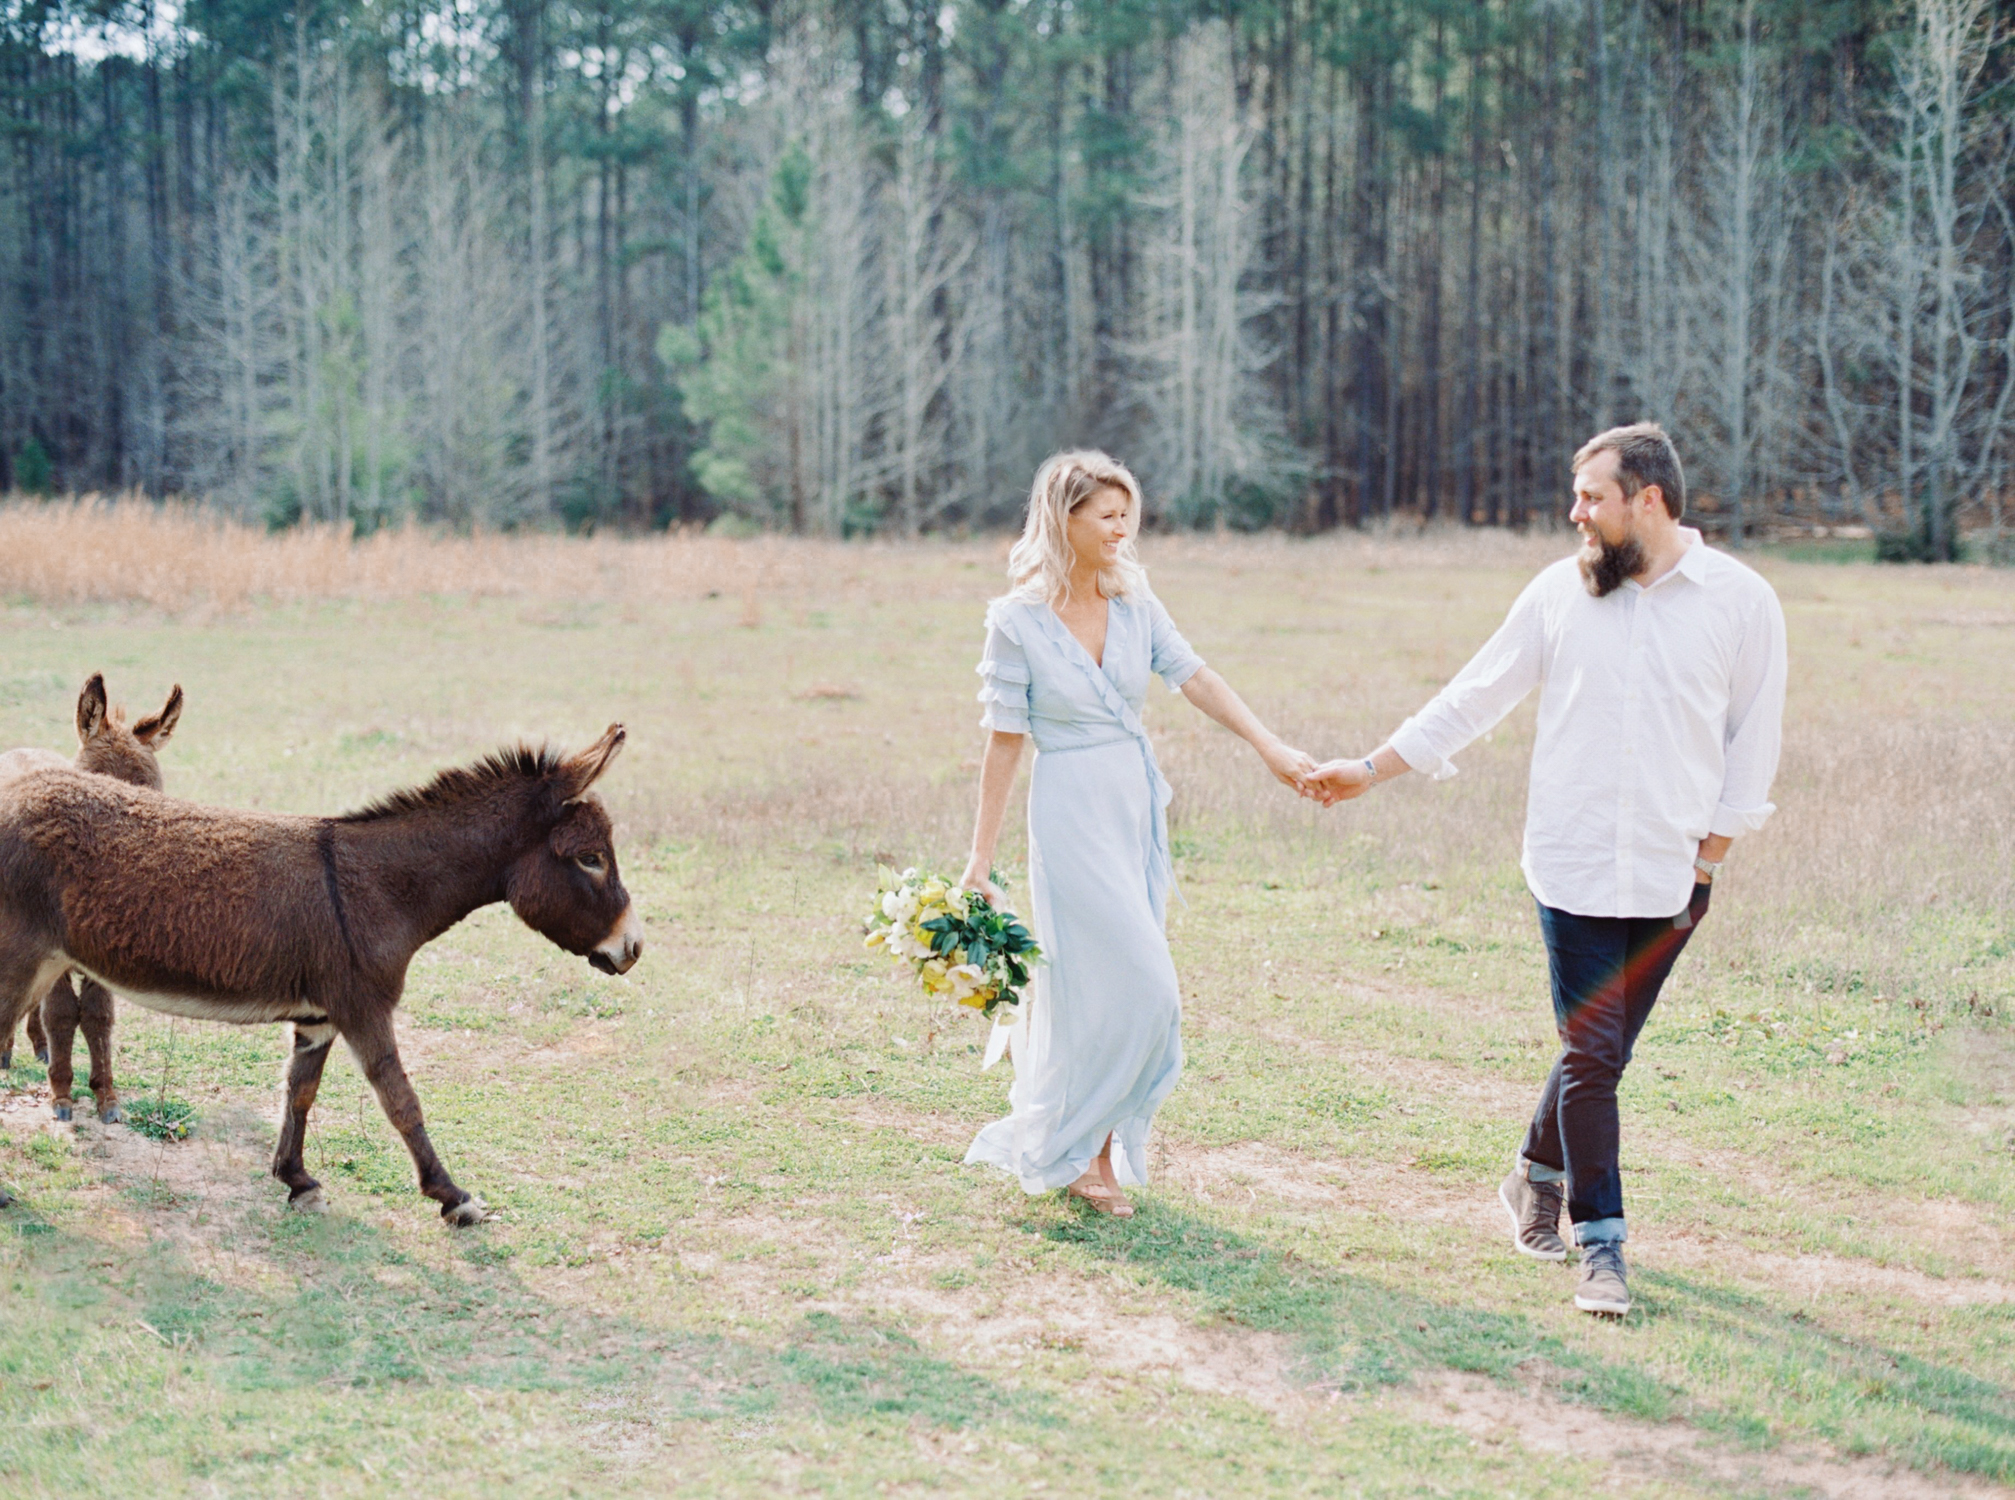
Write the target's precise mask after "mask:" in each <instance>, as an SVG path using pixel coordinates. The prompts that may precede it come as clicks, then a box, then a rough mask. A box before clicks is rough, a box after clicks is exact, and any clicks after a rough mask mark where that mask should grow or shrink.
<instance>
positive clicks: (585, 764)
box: [553, 724, 629, 802]
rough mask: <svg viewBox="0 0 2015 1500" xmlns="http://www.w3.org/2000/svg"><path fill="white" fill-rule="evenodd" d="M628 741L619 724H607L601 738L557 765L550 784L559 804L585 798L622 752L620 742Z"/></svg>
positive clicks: (626, 733)
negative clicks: (557, 795)
mask: <svg viewBox="0 0 2015 1500" xmlns="http://www.w3.org/2000/svg"><path fill="white" fill-rule="evenodd" d="M628 738H629V731H628V730H626V729H624V728H623V726H622V725H620V724H611V725H610V726H609V727H608V729H607V730H605V731H604V732H603V734H602V737H601V738H600V739H598V740H596V741H595V742H594V744H592V745H590V746H588V748H587V749H585V750H582V751H580V752H578V753H576V754H574V755H570V756H568V757H567V758H566V759H565V760H563V761H561V762H560V768H559V770H558V771H556V772H555V773H554V777H553V784H554V786H555V787H556V788H557V789H558V791H559V793H560V800H561V801H562V802H578V801H580V799H581V798H583V797H585V796H587V794H588V788H589V787H591V786H593V785H594V784H595V782H596V781H598V780H599V779H600V778H601V774H602V772H604V771H606V770H608V769H609V763H610V762H611V761H613V760H614V759H615V758H616V756H617V754H618V753H619V752H620V751H621V750H622V748H623V741H624V740H626V739H628Z"/></svg>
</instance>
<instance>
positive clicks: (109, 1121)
mask: <svg viewBox="0 0 2015 1500" xmlns="http://www.w3.org/2000/svg"><path fill="white" fill-rule="evenodd" d="M125 1118H126V1116H125V1114H124V1112H122V1111H121V1110H120V1108H119V1106H118V1105H116V1104H108V1105H106V1106H105V1107H104V1108H103V1109H101V1110H99V1111H98V1119H99V1121H100V1122H101V1123H103V1124H106V1125H117V1124H119V1123H121V1122H122V1121H123V1120H124V1119H125Z"/></svg>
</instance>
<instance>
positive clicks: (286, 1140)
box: [273, 1021, 336, 1211]
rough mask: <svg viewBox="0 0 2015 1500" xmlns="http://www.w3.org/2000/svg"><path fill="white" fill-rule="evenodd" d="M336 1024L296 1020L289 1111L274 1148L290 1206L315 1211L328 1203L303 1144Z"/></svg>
mask: <svg viewBox="0 0 2015 1500" xmlns="http://www.w3.org/2000/svg"><path fill="white" fill-rule="evenodd" d="M335 1040H336V1028H335V1027H333V1026H331V1025H330V1024H329V1023H328V1022H327V1021H316V1022H312V1023H311V1022H306V1021H296V1022H295V1023H294V1055H293V1057H292V1059H291V1060H289V1062H288V1063H287V1104H286V1112H285V1113H284V1114H283V1115H281V1117H280V1143H279V1145H278V1146H277V1147H275V1148H274V1151H273V1175H274V1176H275V1177H277V1178H279V1179H280V1180H281V1181H282V1182H284V1183H286V1184H287V1206H288V1207H289V1208H299V1209H306V1210H312V1211H320V1210H321V1209H322V1208H323V1207H325V1205H324V1203H323V1201H322V1184H321V1183H319V1182H317V1181H315V1179H314V1178H312V1177H310V1176H309V1175H308V1168H307V1167H306V1165H305V1164H303V1162H302V1161H301V1146H302V1144H303V1143H304V1142H305V1141H306V1140H307V1138H308V1111H309V1110H310V1109H312V1108H314V1105H315V1093H316V1091H317V1090H318V1089H320V1088H321V1086H322V1065H323V1064H324V1063H326V1062H328V1060H329V1044H330V1043H331V1042H333V1041H335Z"/></svg>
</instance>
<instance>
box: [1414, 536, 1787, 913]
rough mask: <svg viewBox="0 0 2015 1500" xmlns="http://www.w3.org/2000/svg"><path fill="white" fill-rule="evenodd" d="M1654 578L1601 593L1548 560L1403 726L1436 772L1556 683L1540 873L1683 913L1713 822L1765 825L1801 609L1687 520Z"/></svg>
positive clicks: (1533, 867)
mask: <svg viewBox="0 0 2015 1500" xmlns="http://www.w3.org/2000/svg"><path fill="white" fill-rule="evenodd" d="M1680 534H1681V535H1682V536H1683V537H1685V539H1686V541H1687V549H1686V551H1685V552H1684V553H1683V554H1682V555H1681V557H1680V560H1679V561H1678V563H1677V564H1675V565H1674V566H1673V567H1672V568H1671V569H1669V570H1668V571H1667V572H1666V573H1665V574H1664V575H1663V576H1661V577H1660V578H1659V579H1658V580H1657V581H1656V582H1654V583H1653V584H1652V585H1651V586H1650V587H1649V588H1645V587H1643V586H1642V585H1640V584H1638V583H1637V582H1636V581H1635V580H1634V579H1633V580H1631V581H1630V582H1627V583H1625V584H1624V585H1623V587H1621V588H1619V589H1617V590H1616V591H1615V592H1614V593H1612V594H1610V595H1609V596H1608V597H1606V598H1602V599H1596V598H1592V597H1590V595H1589V593H1588V591H1587V589H1586V588H1584V587H1583V585H1582V581H1581V571H1580V568H1579V567H1578V566H1577V564H1576V562H1575V560H1574V559H1573V558H1572V557H1567V558H1563V559H1561V560H1560V561H1559V562H1557V563H1555V564H1554V565H1553V566H1552V567H1550V568H1548V569H1546V570H1545V571H1544V572H1543V573H1541V574H1540V575H1539V576H1538V577H1537V578H1535V579H1533V580H1532V582H1531V583H1529V584H1527V585H1526V588H1525V592H1524V593H1522V594H1520V595H1519V596H1518V602H1517V603H1515V604H1513V605H1512V606H1511V613H1510V614H1509V615H1507V616H1506V617H1505V621H1504V624H1503V625H1502V626H1500V627H1499V628H1498V631H1497V634H1495V635H1493V636H1492V637H1491V638H1490V639H1489V641H1488V642H1486V643H1485V644H1484V647H1483V649H1482V650H1481V651H1479V652H1477V653H1476V656H1475V658H1474V659H1473V660H1471V662H1470V663H1469V665H1468V666H1466V667H1464V668H1463V669H1462V671H1461V672H1460V673H1459V674H1458V675H1457V676H1456V678H1455V680H1454V681H1453V682H1451V683H1449V685H1448V686H1447V687H1446V688H1444V689H1443V690H1442V691H1441V692H1440V693H1439V694H1438V695H1437V696H1436V697H1435V699H1434V701H1433V702H1431V703H1429V704H1428V705H1427V707H1425V708H1423V709H1422V710H1421V711H1420V712H1419V713H1418V714H1415V715H1414V716H1413V717H1412V718H1410V719H1408V720H1407V721H1406V723H1405V724H1404V725H1402V726H1401V727H1400V730H1399V732H1398V733H1397V734H1395V735H1393V737H1392V748H1393V749H1394V750H1396V751H1397V752H1398V753H1399V755H1400V757H1401V758H1402V759H1403V760H1404V761H1405V762H1406V763H1407V764H1408V765H1409V766H1412V767H1413V768H1414V769H1415V770H1417V771H1425V772H1427V773H1428V774H1429V775H1431V776H1433V777H1434V778H1435V779H1436V780H1437V781H1442V780H1446V779H1447V778H1448V777H1450V776H1453V775H1454V774H1455V767H1454V765H1452V764H1451V763H1450V759H1449V758H1450V757H1451V756H1453V755H1454V754H1455V753H1456V752H1457V751H1459V750H1461V749H1462V748H1463V747H1464V746H1465V745H1467V744H1469V742H1470V741H1472V740H1474V739H1475V738H1476V737H1477V736H1478V735H1480V734H1483V733H1484V732H1485V731H1486V730H1488V729H1490V728H1491V727H1492V726H1493V725H1495V724H1496V723H1498V721H1499V720H1501V719H1503V717H1504V716H1505V715H1506V714H1508V713H1510V712H1511V710H1512V709H1513V708H1515V707H1516V706H1517V705H1518V701H1519V700H1520V699H1521V698H1523V697H1524V696H1525V695H1526V694H1527V693H1529V692H1530V691H1531V690H1532V689H1533V688H1534V687H1535V686H1537V687H1538V688H1539V728H1538V734H1537V736H1536V738H1535V740H1534V743H1533V748H1532V775H1531V780H1530V782H1529V784H1528V787H1527V793H1526V804H1525V859H1524V868H1525V880H1526V884H1527V885H1528V886H1530V887H1531V889H1532V894H1533V895H1534V896H1535V897H1537V898H1538V899H1539V901H1540V902H1541V903H1542V904H1544V905H1547V906H1551V907H1555V908H1558V909H1560V910H1562V911H1570V912H1574V913H1576V914H1578V915H1580V916H1585V917H1669V916H1674V915H1676V914H1677V913H1678V912H1679V911H1680V909H1681V908H1683V907H1684V906H1685V905H1686V903H1687V900H1688V898H1689V897H1690V896H1691V894H1692V891H1693V881H1694V872H1693V859H1694V855H1695V854H1696V853H1697V852H1698V849H1699V845H1700V841H1701V840H1702V839H1703V838H1705V837H1706V836H1707V835H1708V834H1710V833H1715V834H1725V835H1728V836H1730V837H1733V836H1735V835H1737V834H1743V833H1749V832H1753V831H1754V830H1756V829H1758V828H1761V827H1762V826H1763V824H1764V821H1765V820H1766V819H1767V818H1769V816H1770V814H1771V813H1773V812H1775V811H1776V807H1775V805H1774V804H1773V803H1772V802H1771V801H1770V783H1771V780H1772V778H1773V777H1775V776H1776V774H1777V755H1778V750H1779V746H1780V744H1781V741H1782V729H1783V719H1784V681H1785V675H1786V653H1785V643H1784V611H1783V609H1782V608H1781V607H1780V606H1779V605H1778V602H1777V594H1776V592H1775V591H1774V590H1773V589H1772V588H1771V587H1770V585H1769V584H1768V583H1766V582H1765V581H1764V580H1763V579H1762V578H1761V577H1760V576H1758V575H1757V574H1756V573H1755V572H1753V571H1752V570H1751V569H1749V568H1747V567H1745V566H1744V565H1743V564H1741V563H1739V562H1737V561H1736V560H1735V559H1734V558H1732V557H1730V556H1729V555H1728V554H1727V553H1725V552H1718V551H1716V550H1715V549H1713V548H1712V547H1709V546H1707V545H1706V543H1704V542H1703V541H1701V539H1700V533H1699V532H1697V531H1695V530H1693V529H1692V528H1691V527H1682V528H1680Z"/></svg>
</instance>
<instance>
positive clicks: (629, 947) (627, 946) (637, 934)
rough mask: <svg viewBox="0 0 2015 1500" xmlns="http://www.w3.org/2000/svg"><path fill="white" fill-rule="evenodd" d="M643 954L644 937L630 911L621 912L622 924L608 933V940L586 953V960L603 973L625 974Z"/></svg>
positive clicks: (635, 964)
mask: <svg viewBox="0 0 2015 1500" xmlns="http://www.w3.org/2000/svg"><path fill="white" fill-rule="evenodd" d="M643 954H644V937H643V933H642V932H641V931H640V930H639V928H638V925H637V920H636V918H635V916H634V915H632V914H631V913H628V912H625V913H624V914H623V921H622V925H621V926H619V927H618V928H617V929H616V930H615V931H614V932H612V933H610V934H609V937H608V941H606V942H604V943H603V944H602V945H601V947H599V948H597V949H595V950H594V951H593V952H592V953H590V954H589V955H588V962H589V963H591V964H593V965H594V966H595V967H596V968H598V969H600V970H601V971H602V972H603V973H604V974H627V973H629V972H630V970H631V969H633V968H635V967H636V966H637V960H638V959H639V958H641V957H643Z"/></svg>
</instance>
